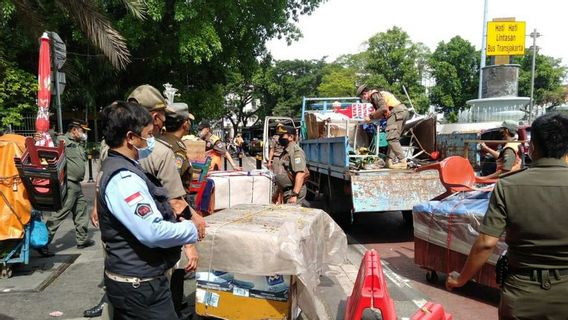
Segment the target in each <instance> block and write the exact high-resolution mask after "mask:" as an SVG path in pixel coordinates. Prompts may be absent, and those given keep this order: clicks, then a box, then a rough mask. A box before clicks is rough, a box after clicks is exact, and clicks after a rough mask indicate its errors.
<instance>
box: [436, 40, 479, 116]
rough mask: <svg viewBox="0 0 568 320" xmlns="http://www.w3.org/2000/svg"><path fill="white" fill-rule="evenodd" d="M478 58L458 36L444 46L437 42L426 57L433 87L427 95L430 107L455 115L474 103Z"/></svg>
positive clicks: (470, 46)
mask: <svg viewBox="0 0 568 320" xmlns="http://www.w3.org/2000/svg"><path fill="white" fill-rule="evenodd" d="M478 57H479V54H478V52H477V51H476V50H475V47H474V46H473V45H472V44H471V43H470V42H469V41H467V40H464V39H463V38H461V37H460V36H456V37H453V38H452V39H450V41H449V42H448V43H445V42H443V41H442V42H440V43H439V44H438V46H437V47H436V50H435V51H434V53H433V54H432V56H431V57H430V61H429V62H430V63H429V64H430V67H431V69H432V76H433V77H434V78H435V80H436V84H435V85H434V87H432V90H431V92H430V103H431V104H433V105H435V106H437V107H439V108H441V109H442V110H443V111H444V112H448V113H451V112H453V113H456V114H457V112H458V111H459V110H462V109H463V108H465V107H466V101H468V100H471V99H475V98H476V97H477V92H478V83H479V82H478V79H479V68H478V65H479V58H478Z"/></svg>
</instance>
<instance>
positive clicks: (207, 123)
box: [197, 120, 211, 130]
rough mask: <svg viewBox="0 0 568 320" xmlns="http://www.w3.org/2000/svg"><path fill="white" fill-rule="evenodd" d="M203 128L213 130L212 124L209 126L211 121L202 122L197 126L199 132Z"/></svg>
mask: <svg viewBox="0 0 568 320" xmlns="http://www.w3.org/2000/svg"><path fill="white" fill-rule="evenodd" d="M203 128H211V124H209V121H207V120H201V122H200V123H199V125H198V126H197V129H198V130H202V129H203Z"/></svg>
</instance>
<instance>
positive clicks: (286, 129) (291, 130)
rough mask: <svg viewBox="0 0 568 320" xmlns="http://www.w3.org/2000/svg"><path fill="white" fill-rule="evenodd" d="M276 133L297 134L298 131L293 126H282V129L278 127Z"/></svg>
mask: <svg viewBox="0 0 568 320" xmlns="http://www.w3.org/2000/svg"><path fill="white" fill-rule="evenodd" d="M276 133H277V134H285V133H287V134H296V129H294V127H291V126H281V127H277V128H276Z"/></svg>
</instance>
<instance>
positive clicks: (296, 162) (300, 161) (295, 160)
mask: <svg viewBox="0 0 568 320" xmlns="http://www.w3.org/2000/svg"><path fill="white" fill-rule="evenodd" d="M294 163H295V164H300V163H302V158H300V157H296V158H294Z"/></svg>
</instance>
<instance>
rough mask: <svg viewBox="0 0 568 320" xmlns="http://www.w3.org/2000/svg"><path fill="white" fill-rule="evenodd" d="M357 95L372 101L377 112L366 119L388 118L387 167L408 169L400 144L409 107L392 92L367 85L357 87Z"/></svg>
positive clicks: (368, 120)
mask: <svg viewBox="0 0 568 320" xmlns="http://www.w3.org/2000/svg"><path fill="white" fill-rule="evenodd" d="M357 96H358V97H360V98H361V99H363V100H366V101H370V102H371V104H372V105H373V107H374V108H375V112H373V113H371V114H370V115H369V117H367V118H366V119H365V121H367V122H370V121H372V120H376V119H387V128H386V130H387V142H388V152H387V157H388V159H387V167H388V168H391V169H406V168H407V163H406V156H405V155H404V152H403V151H402V146H401V145H400V136H401V135H402V131H403V130H404V125H405V124H406V120H408V116H409V113H408V109H406V106H405V105H404V104H402V103H400V101H399V100H398V99H397V98H396V97H395V96H394V95H393V94H392V93H390V92H388V91H383V90H371V89H370V88H368V87H367V85H365V84H364V85H361V86H359V88H357Z"/></svg>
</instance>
